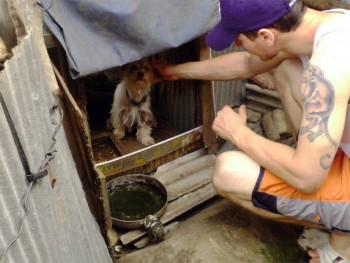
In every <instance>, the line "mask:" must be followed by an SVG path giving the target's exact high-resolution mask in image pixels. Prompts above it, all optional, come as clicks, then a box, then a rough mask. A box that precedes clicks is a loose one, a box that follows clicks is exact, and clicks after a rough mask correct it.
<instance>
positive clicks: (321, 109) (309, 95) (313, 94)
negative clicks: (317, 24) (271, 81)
mask: <svg viewBox="0 0 350 263" xmlns="http://www.w3.org/2000/svg"><path fill="white" fill-rule="evenodd" d="M302 83H303V84H304V85H303V88H302V90H301V92H302V100H303V101H302V103H303V108H304V116H305V119H306V121H307V122H306V124H305V125H303V126H302V127H301V128H300V135H303V134H307V138H308V140H309V141H310V142H313V141H315V139H317V138H318V137H320V136H321V137H324V138H326V139H327V140H328V141H329V142H330V143H331V144H332V145H333V146H334V148H335V149H337V148H338V144H337V142H336V141H335V140H334V139H333V138H332V137H331V136H330V134H329V131H328V120H329V117H330V115H331V113H332V110H333V108H334V97H335V96H334V87H333V85H332V83H331V82H330V81H329V80H327V79H326V77H325V76H324V73H323V71H322V69H321V68H319V67H316V66H314V65H312V64H309V65H308V67H307V69H306V70H305V72H304V75H303V79H302ZM330 158H331V155H330V154H324V155H322V156H321V158H320V165H321V167H322V168H324V169H327V168H329V165H330V164H329V159H330Z"/></svg>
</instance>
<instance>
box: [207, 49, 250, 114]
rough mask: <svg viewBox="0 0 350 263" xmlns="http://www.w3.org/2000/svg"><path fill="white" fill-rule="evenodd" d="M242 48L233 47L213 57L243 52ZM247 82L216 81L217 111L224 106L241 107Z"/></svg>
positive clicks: (216, 53)
mask: <svg viewBox="0 0 350 263" xmlns="http://www.w3.org/2000/svg"><path fill="white" fill-rule="evenodd" d="M241 50H242V48H238V47H236V46H234V45H231V46H230V47H229V48H227V49H225V50H224V51H220V52H217V51H213V52H212V56H213V57H218V56H221V55H225V54H229V53H232V52H236V51H241ZM244 84H245V81H243V80H236V81H214V83H213V85H214V96H215V106H216V111H218V110H220V109H221V108H222V107H223V106H224V105H229V106H231V107H235V106H240V105H241V103H242V94H243V90H244Z"/></svg>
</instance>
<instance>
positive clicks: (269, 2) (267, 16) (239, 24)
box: [206, 0, 296, 51]
mask: <svg viewBox="0 0 350 263" xmlns="http://www.w3.org/2000/svg"><path fill="white" fill-rule="evenodd" d="M295 2H296V0H220V6H219V8H220V13H221V21H220V22H219V23H218V24H217V25H216V26H215V27H214V29H213V30H212V31H210V32H209V34H208V35H207V37H206V42H207V44H208V46H209V47H211V48H212V49H213V50H216V51H221V50H223V49H225V48H227V47H229V46H230V45H231V44H232V43H233V41H235V40H236V38H237V36H238V35H239V34H240V33H242V32H247V31H253V30H258V29H260V28H263V27H264V26H269V25H271V24H272V23H274V22H276V21H277V20H278V19H280V18H281V17H283V16H284V15H286V14H287V13H288V12H289V11H290V10H291V9H292V7H293V6H294V4H295Z"/></svg>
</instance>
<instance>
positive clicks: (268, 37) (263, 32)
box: [258, 28, 275, 46]
mask: <svg viewBox="0 0 350 263" xmlns="http://www.w3.org/2000/svg"><path fill="white" fill-rule="evenodd" d="M258 37H260V38H261V39H262V41H264V42H265V43H266V44H267V45H268V46H273V45H274V43H275V35H274V34H273V32H272V31H271V30H269V29H266V28H262V29H260V30H259V31H258Z"/></svg>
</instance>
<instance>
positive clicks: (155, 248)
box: [116, 197, 303, 263]
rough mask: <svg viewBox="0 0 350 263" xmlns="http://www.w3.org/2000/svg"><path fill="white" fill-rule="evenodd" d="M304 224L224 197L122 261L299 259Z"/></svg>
mask: <svg viewBox="0 0 350 263" xmlns="http://www.w3.org/2000/svg"><path fill="white" fill-rule="evenodd" d="M302 230H303V228H301V227H297V226H292V225H287V224H281V223H276V222H271V221H267V220H265V219H262V218H261V217H257V216H255V215H252V214H250V213H248V212H247V211H245V210H243V209H242V208H240V207H237V206H236V205H234V204H233V203H231V202H230V201H228V200H225V199H222V198H221V197H215V198H214V199H212V200H210V201H208V202H207V203H206V204H203V205H202V206H201V207H199V208H197V209H195V210H194V211H192V212H190V213H188V214H187V215H186V216H184V217H182V218H181V219H180V220H179V221H178V223H177V224H176V226H175V227H173V228H172V230H171V231H170V232H169V233H168V234H167V237H166V239H165V240H164V241H162V242H160V243H157V244H149V245H148V246H146V247H145V248H142V249H139V250H133V251H129V253H127V254H125V255H124V256H122V257H121V258H119V259H117V260H116V262H120V263H124V262H125V263H140V262H142V263H158V262H162V263H168V262H169V263H170V262H171V263H202V262H203V263H206V262H208V263H216V262H218V263H226V262H227V263H228V262H230V263H235V262H237V263H238V262H239V263H241V262H252V263H259V262H261V263H268V262H271V263H297V262H300V258H301V252H302V250H301V248H300V247H299V245H298V244H297V238H298V236H299V235H300V233H301V232H302Z"/></svg>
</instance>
